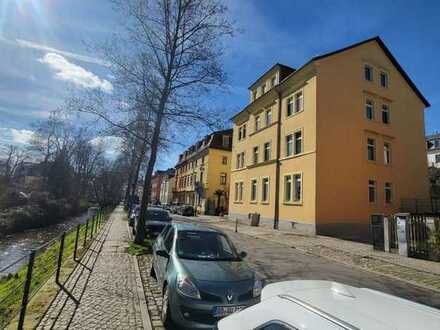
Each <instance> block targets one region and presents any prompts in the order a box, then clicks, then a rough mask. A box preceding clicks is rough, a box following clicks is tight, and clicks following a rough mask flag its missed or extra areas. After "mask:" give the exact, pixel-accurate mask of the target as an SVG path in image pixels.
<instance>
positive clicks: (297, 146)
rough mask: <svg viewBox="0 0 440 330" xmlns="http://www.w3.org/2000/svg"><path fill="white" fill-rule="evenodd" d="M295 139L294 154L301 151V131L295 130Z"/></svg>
mask: <svg viewBox="0 0 440 330" xmlns="http://www.w3.org/2000/svg"><path fill="white" fill-rule="evenodd" d="M294 140H295V155H298V154H300V153H301V152H302V131H296V132H295V133H294Z"/></svg>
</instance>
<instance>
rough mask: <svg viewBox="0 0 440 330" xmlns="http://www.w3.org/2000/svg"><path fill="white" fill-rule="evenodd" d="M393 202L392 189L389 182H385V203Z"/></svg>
mask: <svg viewBox="0 0 440 330" xmlns="http://www.w3.org/2000/svg"><path fill="white" fill-rule="evenodd" d="M392 201H393V189H392V185H391V183H390V182H385V203H386V204H391V203H392Z"/></svg>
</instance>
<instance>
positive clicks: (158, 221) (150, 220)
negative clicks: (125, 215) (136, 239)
mask: <svg viewBox="0 0 440 330" xmlns="http://www.w3.org/2000/svg"><path fill="white" fill-rule="evenodd" d="M138 220H139V216H137V217H135V224H134V227H133V235H136V227H137V222H138ZM171 220H172V218H171V217H170V214H169V213H168V211H166V210H163V209H160V208H158V207H148V209H147V218H146V221H145V232H146V234H147V235H149V236H152V237H154V236H157V235H159V233H160V232H161V231H162V230H163V229H164V227H165V226H166V225H167V224H169V223H170V222H171Z"/></svg>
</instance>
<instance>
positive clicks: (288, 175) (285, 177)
mask: <svg viewBox="0 0 440 330" xmlns="http://www.w3.org/2000/svg"><path fill="white" fill-rule="evenodd" d="M287 178H289V180H290V189H289V195H290V196H289V199H287V196H286V195H287V194H286V193H287V191H288V189H287V181H286V179H287ZM283 186H284V203H292V197H293V196H292V191H293V182H292V174H285V175H284V181H283Z"/></svg>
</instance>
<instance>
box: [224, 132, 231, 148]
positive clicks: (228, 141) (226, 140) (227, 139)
mask: <svg viewBox="0 0 440 330" xmlns="http://www.w3.org/2000/svg"><path fill="white" fill-rule="evenodd" d="M229 144H230V137H229V135H223V147H226V148H227V147H229Z"/></svg>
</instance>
